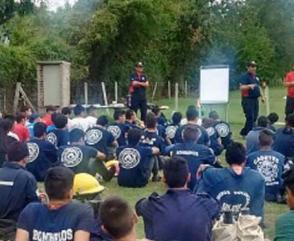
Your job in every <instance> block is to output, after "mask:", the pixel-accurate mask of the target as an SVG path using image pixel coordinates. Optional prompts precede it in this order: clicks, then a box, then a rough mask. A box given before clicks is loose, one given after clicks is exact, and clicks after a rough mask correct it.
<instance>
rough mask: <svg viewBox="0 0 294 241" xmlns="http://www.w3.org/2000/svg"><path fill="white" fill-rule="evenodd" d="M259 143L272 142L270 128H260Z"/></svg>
mask: <svg viewBox="0 0 294 241" xmlns="http://www.w3.org/2000/svg"><path fill="white" fill-rule="evenodd" d="M258 139H259V145H260V146H271V145H272V144H273V132H272V131H270V130H262V131H261V132H260V133H259V138H258Z"/></svg>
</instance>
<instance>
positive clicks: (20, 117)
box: [15, 112, 26, 123]
mask: <svg viewBox="0 0 294 241" xmlns="http://www.w3.org/2000/svg"><path fill="white" fill-rule="evenodd" d="M25 119H26V115H25V114H24V113H22V112H19V113H17V114H16V117H15V120H16V122H17V123H20V122H21V121H22V120H25Z"/></svg>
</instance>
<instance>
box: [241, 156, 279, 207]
mask: <svg viewBox="0 0 294 241" xmlns="http://www.w3.org/2000/svg"><path fill="white" fill-rule="evenodd" d="M246 165H247V166H248V167H250V168H252V169H254V170H257V171H258V172H259V173H260V174H261V175H262V176H263V177H264V179H265V200H267V201H276V200H277V196H278V194H280V188H281V187H282V185H283V179H282V173H283V170H284V165H285V157H284V156H283V155H282V154H280V153H279V152H276V151H272V150H267V151H256V152H253V153H251V154H250V155H248V157H247V162H246Z"/></svg>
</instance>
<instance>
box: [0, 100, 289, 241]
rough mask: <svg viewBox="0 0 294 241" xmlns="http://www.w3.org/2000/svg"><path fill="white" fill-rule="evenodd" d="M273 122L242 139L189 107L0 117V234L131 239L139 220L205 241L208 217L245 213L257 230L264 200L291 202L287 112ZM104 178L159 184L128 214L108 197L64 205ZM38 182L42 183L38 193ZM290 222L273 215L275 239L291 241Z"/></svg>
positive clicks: (156, 231)
mask: <svg viewBox="0 0 294 241" xmlns="http://www.w3.org/2000/svg"><path fill="white" fill-rule="evenodd" d="M72 112H73V113H72ZM277 120H278V116H277V114H275V113H271V114H270V115H269V116H268V117H266V116H260V117H259V118H258V120H257V125H256V127H254V128H253V129H252V130H251V131H250V132H249V133H248V135H247V136H246V144H245V145H243V144H241V143H239V142H235V141H234V140H233V136H232V132H231V129H230V125H229V124H228V123H227V122H225V121H223V120H221V119H220V117H219V115H218V113H217V112H216V111H212V112H210V113H209V115H208V117H207V118H203V119H200V118H199V112H198V110H197V108H196V107H195V106H188V108H187V110H186V112H185V118H184V117H183V115H182V113H181V112H174V113H173V114H172V116H171V120H170V121H169V120H167V119H166V117H165V116H164V115H163V114H162V113H161V111H160V109H159V108H158V107H155V108H154V109H152V111H150V112H148V114H147V116H146V120H145V122H141V121H139V120H137V117H136V113H135V112H134V111H133V110H130V109H128V110H122V109H116V110H115V111H114V114H113V120H111V118H109V117H108V116H106V115H100V116H97V110H96V109H95V108H93V107H89V108H87V109H85V108H84V107H83V106H81V105H76V106H75V107H74V108H73V110H72V109H71V108H69V107H65V108H62V109H56V108H54V107H52V106H49V107H47V109H46V113H45V114H43V115H40V114H39V113H32V111H31V109H30V108H27V107H24V108H22V109H21V110H20V112H19V113H17V114H16V115H15V116H14V115H3V116H2V118H1V120H0V166H1V168H0V193H1V195H2V196H3V198H1V199H0V237H1V235H6V236H8V237H9V238H8V239H7V240H13V239H14V237H15V235H16V237H15V240H17V241H28V240H38V241H43V240H50V241H51V240H52V241H55V240H56V241H57V240H79V241H80V240H81V241H84V240H85V241H86V240H120V241H134V240H136V239H137V234H136V223H137V222H138V217H142V218H143V221H144V228H145V237H146V239H147V240H155V241H172V240H177V241H190V240H191V241H192V240H193V241H210V240H211V239H212V236H213V231H212V229H213V225H214V222H215V221H216V220H221V219H222V217H223V215H224V214H226V215H227V214H228V213H229V214H230V215H231V217H232V220H235V221H236V220H237V219H238V217H239V216H240V215H243V214H245V213H246V214H249V215H254V216H256V217H259V218H260V220H261V222H260V226H261V227H264V226H265V220H266V217H265V216H264V204H265V201H269V202H278V203H285V202H286V199H287V203H288V205H289V207H290V209H291V210H292V208H293V207H294V167H293V166H292V164H293V157H294V114H290V115H288V116H287V117H286V125H285V126H284V127H282V128H279V129H277V128H276V127H275V125H274V124H275V122H276V121H277ZM223 153H225V155H224V156H225V160H226V164H224V163H222V162H221V161H220V155H221V154H223ZM85 175H86V176H85ZM78 178H79V180H80V181H79V182H82V183H86V184H84V186H83V185H81V184H77V183H78V181H77V179H78ZM112 178H116V181H117V184H118V185H119V186H121V187H126V188H141V187H144V186H146V185H147V184H148V182H150V181H151V182H159V181H163V182H164V183H165V184H166V186H167V191H166V193H165V194H163V195H159V194H157V193H153V194H151V195H150V196H149V197H146V198H143V199H140V200H138V202H137V204H136V205H135V207H134V211H133V209H132V208H131V207H130V205H129V204H128V203H127V202H126V201H125V200H124V199H122V198H120V197H115V196H114V197H110V198H107V199H106V200H104V201H103V202H102V203H101V206H100V208H99V211H98V212H96V211H95V210H93V208H92V207H91V206H89V205H88V204H86V203H81V202H78V201H76V200H74V201H73V198H74V197H76V196H77V195H78V194H82V195H83V194H85V197H87V199H92V198H93V197H94V196H95V195H96V194H97V193H99V192H100V191H101V190H103V187H102V186H100V184H99V182H98V181H97V180H99V181H101V180H102V181H110V180H111V179H112ZM87 180H88V181H87ZM37 182H44V188H45V193H40V192H39V191H38V185H37ZM77 185H79V187H78V188H77ZM77 189H78V190H77ZM87 190H90V191H89V192H88V191H87ZM286 193H287V195H286ZM293 219H294V215H293V213H292V212H291V211H290V212H289V213H287V214H284V215H282V216H280V217H279V218H278V220H277V224H276V227H277V229H276V238H275V240H276V241H282V240H294V232H293V231H292V230H293V229H292V228H294V224H291V223H293V222H292V220H293ZM171 227H172V228H171ZM214 240H216V239H214Z"/></svg>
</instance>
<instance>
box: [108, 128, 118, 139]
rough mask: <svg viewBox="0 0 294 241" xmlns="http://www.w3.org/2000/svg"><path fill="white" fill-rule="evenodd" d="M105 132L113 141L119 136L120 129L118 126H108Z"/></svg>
mask: <svg viewBox="0 0 294 241" xmlns="http://www.w3.org/2000/svg"><path fill="white" fill-rule="evenodd" d="M107 130H108V131H109V132H110V133H111V134H112V135H113V137H114V139H116V140H117V139H118V138H119V137H120V135H121V129H120V128H119V127H118V126H108V128H107Z"/></svg>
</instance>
